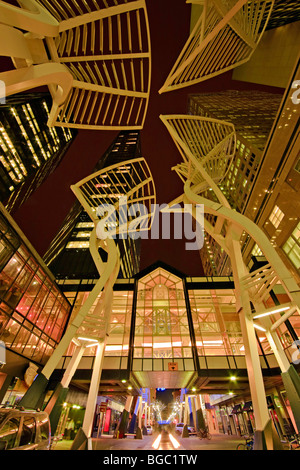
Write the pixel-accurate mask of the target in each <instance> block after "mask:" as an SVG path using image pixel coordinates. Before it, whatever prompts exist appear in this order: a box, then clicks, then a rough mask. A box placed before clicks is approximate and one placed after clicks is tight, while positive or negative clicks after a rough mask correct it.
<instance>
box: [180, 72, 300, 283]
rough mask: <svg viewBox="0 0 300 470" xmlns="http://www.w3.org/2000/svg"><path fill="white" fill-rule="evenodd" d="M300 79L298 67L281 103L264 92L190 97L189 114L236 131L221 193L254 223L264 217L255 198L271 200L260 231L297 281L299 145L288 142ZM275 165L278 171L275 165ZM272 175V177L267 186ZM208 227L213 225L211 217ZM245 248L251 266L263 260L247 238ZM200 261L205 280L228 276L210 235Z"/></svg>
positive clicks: (221, 254) (227, 264)
mask: <svg viewBox="0 0 300 470" xmlns="http://www.w3.org/2000/svg"><path fill="white" fill-rule="evenodd" d="M298 73H299V68H298V64H297V65H296V67H295V71H294V73H293V76H292V77H291V80H290V84H289V86H288V87H287V91H286V93H285V95H284V96H283V97H282V96H281V95H280V94H273V93H266V92H261V91H224V92H220V93H209V94H199V95H191V96H190V97H189V104H188V109H189V112H190V113H191V114H196V115H202V116H210V117H213V118H216V119H222V120H225V121H229V122H232V123H233V124H234V125H235V128H236V132H237V148H236V153H235V157H234V159H233V161H232V163H231V165H230V167H229V168H228V171H227V173H226V175H225V178H224V179H223V181H222V183H221V184H220V188H221V190H222V191H223V193H224V195H225V196H226V198H227V200H228V201H229V203H230V205H231V207H232V208H234V209H236V210H237V211H239V212H241V213H244V214H245V215H248V217H250V219H252V220H255V221H256V220H257V215H256V214H258V212H259V213H261V206H260V204H261V203H259V202H258V200H257V198H259V199H261V198H262V195H263V196H265V197H267V196H269V198H270V197H271V198H272V200H273V201H274V203H273V205H272V206H271V205H269V206H268V210H266V211H265V212H264V220H263V221H262V219H261V222H260V224H259V225H260V226H261V227H263V229H264V230H265V232H266V233H267V234H268V236H269V238H270V240H271V242H272V244H274V246H275V247H276V248H278V250H279V252H280V254H281V256H282V257H283V258H284V260H285V262H286V263H287V264H288V266H289V267H290V269H292V270H294V272H295V275H296V276H297V271H298V275H299V267H300V263H299V245H298V243H299V241H298V240H299V228H298V222H299V219H298V217H297V213H298V214H299V211H298V212H297V209H296V207H293V206H294V205H297V204H298V202H297V201H298V199H297V197H296V195H297V194H299V193H298V191H299V189H298V185H299V178H298V175H299V171H297V165H298V161H299V157H298V156H297V152H296V150H295V141H293V143H291V142H290V141H289V137H291V135H290V134H289V132H288V131H291V132H292V135H293V132H295V129H296V128H297V116H298V108H297V106H299V105H297V104H293V103H292V102H291V94H292V83H293V82H294V80H295V76H297V74H298ZM282 129H284V133H283V132H282ZM292 129H294V130H292ZM276 142H277V146H276ZM271 143H273V145H272V151H271V150H270V146H271ZM285 146H286V154H287V155H289V156H288V158H285V159H280V158H279V155H280V152H279V148H280V149H281V148H284V147H285ZM275 156H277V157H275ZM277 159H278V163H277V164H276V167H275V166H274V162H275V160H276V161H277ZM279 160H280V161H279ZM262 168H264V171H263V170H262ZM270 175H272V177H271V180H270V182H269V176H270ZM283 175H284V176H283ZM270 184H271V186H272V187H270ZM283 188H285V189H284V191H283ZM208 197H209V194H208ZM289 197H291V199H292V201H293V202H292V204H291V203H288V202H287V201H290V199H289ZM254 200H255V201H256V202H255V203H254ZM276 200H277V203H276ZM279 200H280V203H279ZM283 207H285V211H283V209H282V208H283ZM284 217H285V218H284ZM283 218H284V220H283ZM210 221H211V222H212V223H213V222H214V221H213V218H212V217H210ZM281 222H283V223H282V224H281ZM280 224H281V225H280ZM279 225H280V226H279ZM273 227H274V230H273ZM276 237H278V238H277V239H276ZM275 240H276V241H275ZM241 244H242V250H243V254H244V257H245V261H246V263H249V261H250V259H251V257H252V256H259V255H261V252H260V250H259V248H258V246H257V245H256V244H254V242H253V241H250V239H249V237H247V235H246V234H244V235H243V237H242V239H241ZM200 256H201V260H202V263H203V268H204V271H205V273H206V274H207V275H230V273H231V265H230V260H229V258H228V256H227V255H226V253H225V252H224V251H223V250H222V248H221V247H220V246H219V245H218V244H217V243H216V241H215V240H214V239H213V238H212V237H210V236H209V235H208V234H205V243H204V247H203V249H202V250H201V251H200Z"/></svg>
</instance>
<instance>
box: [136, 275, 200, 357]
mask: <svg viewBox="0 0 300 470" xmlns="http://www.w3.org/2000/svg"><path fill="white" fill-rule="evenodd" d="M134 357H136V358H137V357H144V358H179V357H192V349H191V339H190V332H189V325H188V318H187V311H186V303H185V297H184V290H183V283H182V280H181V279H180V278H178V277H176V276H175V275H173V274H171V273H169V272H167V271H165V270H164V269H162V268H158V269H156V270H154V271H153V272H151V273H150V274H148V275H147V276H145V277H143V278H142V279H140V280H139V284H138V296H137V309H136V324H135V339H134Z"/></svg>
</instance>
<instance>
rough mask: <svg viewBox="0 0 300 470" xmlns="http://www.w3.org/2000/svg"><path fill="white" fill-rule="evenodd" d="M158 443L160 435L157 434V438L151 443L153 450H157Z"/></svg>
mask: <svg viewBox="0 0 300 470" xmlns="http://www.w3.org/2000/svg"><path fill="white" fill-rule="evenodd" d="M160 441H161V434H159V436H157V438H156V439H155V441H154V442H153V444H152V447H153V449H155V450H157V449H158V448H159V444H160Z"/></svg>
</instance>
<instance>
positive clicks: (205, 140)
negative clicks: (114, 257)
mask: <svg viewBox="0 0 300 470" xmlns="http://www.w3.org/2000/svg"><path fill="white" fill-rule="evenodd" d="M161 119H162V121H163V122H164V124H165V125H166V127H167V128H168V131H169V133H170V135H171V136H172V138H173V140H174V142H175V143H176V145H177V147H178V148H180V151H181V153H182V155H183V157H184V161H185V162H186V164H187V166H188V167H189V168H192V169H193V170H192V171H191V172H190V173H186V175H185V179H184V193H183V194H182V195H181V196H180V197H178V198H177V199H176V200H175V201H172V202H171V203H170V204H169V207H170V208H172V205H174V204H175V203H176V204H178V203H179V202H183V203H187V204H192V205H193V207H194V208H195V206H196V205H197V204H203V206H204V212H205V214H211V215H213V216H214V217H215V224H214V225H213V224H212V223H210V222H209V221H208V220H205V230H206V231H207V232H208V233H209V235H211V236H212V237H213V238H214V239H215V240H216V241H217V243H219V244H220V245H221V247H222V248H223V249H224V250H225V251H226V253H227V254H228V255H229V257H230V260H231V265H232V271H233V277H234V283H235V293H236V301H237V309H238V311H239V316H240V323H241V328H242V333H243V340H244V344H245V356H246V363H247V369H248V376H249V384H250V391H251V397H252V403H253V409H254V413H255V421H256V430H257V432H258V434H257V435H258V439H257V441H256V442H257V443H256V445H257V448H260V446H261V445H262V444H261V442H262V441H261V439H262V434H264V438H266V440H267V444H266V445H267V446H268V448H269V449H271V448H274V446H275V445H277V444H275V443H274V435H272V432H271V429H270V426H271V424H270V418H269V414H268V408H267V403H266V400H265V390H264V383H263V377H262V372H261V366H260V359H259V354H258V350H257V344H256V337H255V333H254V328H255V327H259V328H263V329H264V331H265V332H266V336H267V338H268V340H269V343H270V346H271V348H272V349H273V352H274V355H275V357H276V359H277V361H278V364H279V366H280V368H281V370H282V372H286V371H287V370H288V368H289V365H290V364H289V361H288V359H287V357H286V355H285V353H284V350H283V347H282V345H281V343H280V341H279V338H278V336H277V334H276V332H275V331H276V328H278V326H279V325H280V324H281V323H282V322H283V321H285V320H286V319H287V318H288V317H289V316H290V315H292V314H293V313H294V311H295V309H298V311H299V307H300V289H299V286H298V285H297V283H296V281H295V279H294V278H293V276H292V275H291V273H290V271H289V270H288V269H287V267H286V266H285V264H284V263H283V261H282V260H281V258H280V256H279V255H278V253H277V252H276V250H275V248H274V247H273V246H272V245H271V243H270V241H269V239H268V238H267V236H266V235H265V233H264V232H263V231H262V230H261V229H260V228H259V227H257V226H256V224H255V223H254V222H252V221H251V220H250V219H248V218H247V217H246V216H244V215H242V214H240V213H238V212H236V211H235V210H233V209H231V208H230V205H229V203H228V202H227V200H226V198H225V196H224V194H223V193H222V191H221V189H220V188H219V186H218V183H219V182H221V180H222V176H225V173H224V168H225V169H226V168H227V165H228V163H229V162H230V159H231V154H232V148H231V147H230V146H228V153H226V151H224V153H223V163H222V164H221V165H220V172H219V173H217V174H216V175H215V174H214V171H213V169H214V161H213V160H214V154H213V153H212V152H211V151H210V152H209V153H208V154H207V155H201V152H199V150H198V149H199V148H201V149H202V148H205V146H208V149H210V145H212V146H213V145H216V152H217V148H218V145H220V144H218V143H217V142H216V141H215V142H213V141H211V135H210V134H209V133H207V132H203V126H202V120H203V119H205V118H199V117H197V116H186V117H185V118H184V116H182V115H173V116H161ZM191 121H193V126H194V127H197V128H198V132H193V134H191V133H189V132H188V129H190V128H191V127H192V126H191ZM210 121H211V120H209V119H208V120H207V125H209V123H210ZM219 124H220V126H225V123H222V122H221V121H220V122H219ZM225 128H226V127H225ZM178 129H180V131H178ZM183 130H184V131H183ZM227 138H229V137H227ZM230 138H231V137H230ZM220 142H223V140H222V136H221V137H220ZM217 153H218V152H217ZM208 155H210V158H209V157H208ZM175 169H176V168H175ZM222 169H223V171H222ZM197 172H198V174H199V177H200V179H201V180H202V179H205V180H206V183H207V184H206V185H204V184H203V182H202V181H201V183H200V184H199V183H198V178H197ZM212 176H213V177H212ZM208 188H209V189H211V190H212V191H213V197H212V198H208V197H207V193H205V191H206V190H207V189H208ZM195 213H196V211H194V209H193V215H194V217H195ZM244 231H245V232H247V233H248V234H249V235H250V236H251V237H252V238H253V239H254V240H255V241H256V243H257V244H258V246H259V247H260V249H261V251H262V253H263V254H264V256H265V257H266V259H267V260H268V262H269V263H268V264H267V265H266V266H264V267H263V268H260V269H258V270H257V271H254V272H251V273H249V271H248V269H247V267H246V266H245V264H244V261H243V257H242V252H241V245H240V238H241V235H242V233H243V232H244ZM278 283H280V284H281V286H282V288H283V289H284V291H285V293H286V295H287V296H288V298H289V299H290V301H289V302H288V303H287V304H285V305H284V306H278V307H276V308H273V309H267V308H266V306H265V303H264V301H265V300H266V299H267V297H268V296H269V292H270V290H271V289H272V288H273V287H274V285H275V284H278ZM251 302H252V305H251ZM252 306H253V307H254V312H253V308H252ZM278 309H279V310H278ZM278 311H282V312H285V315H284V316H283V317H282V318H281V319H280V320H278V321H277V322H276V323H274V324H273V323H272V322H271V320H270V316H272V314H275V313H277V312H278Z"/></svg>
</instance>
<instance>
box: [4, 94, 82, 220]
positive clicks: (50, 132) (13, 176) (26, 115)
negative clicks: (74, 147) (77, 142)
mask: <svg viewBox="0 0 300 470" xmlns="http://www.w3.org/2000/svg"><path fill="white" fill-rule="evenodd" d="M5 101H6V102H5V104H1V105H0V147H1V156H0V195H1V200H2V201H3V202H4V204H5V207H6V209H7V210H8V211H9V212H11V213H13V212H15V211H16V210H17V209H18V207H20V206H21V205H22V204H23V203H24V202H25V201H26V200H27V199H28V198H29V197H30V195H31V194H32V193H33V192H34V191H35V190H36V189H37V188H38V187H39V186H40V185H41V184H42V183H43V181H44V180H45V179H46V178H47V177H48V176H49V175H50V174H51V173H52V172H53V171H54V170H55V168H57V166H58V165H59V163H60V162H61V160H62V158H63V157H64V155H65V153H66V151H67V150H68V148H69V147H70V145H71V143H72V142H73V140H74V138H75V136H76V134H77V131H75V130H72V129H68V128H57V127H48V126H47V121H48V117H49V112H50V109H51V97H50V95H49V94H48V93H28V94H20V95H16V96H12V97H7V98H6V100H5Z"/></svg>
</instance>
